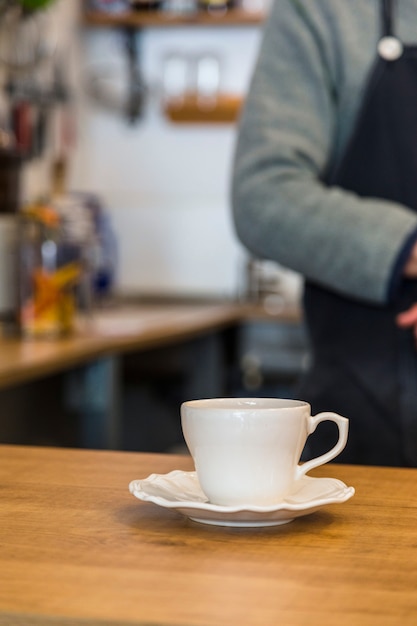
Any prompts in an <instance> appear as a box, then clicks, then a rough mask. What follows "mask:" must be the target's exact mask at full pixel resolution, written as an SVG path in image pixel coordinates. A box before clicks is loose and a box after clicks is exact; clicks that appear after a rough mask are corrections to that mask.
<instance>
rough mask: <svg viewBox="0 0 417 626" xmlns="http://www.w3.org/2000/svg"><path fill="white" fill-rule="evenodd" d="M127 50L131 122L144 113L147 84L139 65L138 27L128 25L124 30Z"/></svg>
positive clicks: (127, 103) (127, 104)
mask: <svg viewBox="0 0 417 626" xmlns="http://www.w3.org/2000/svg"><path fill="white" fill-rule="evenodd" d="M124 36H125V50H126V57H127V62H128V81H129V84H128V97H127V101H126V117H127V119H128V121H129V122H130V123H131V124H134V123H135V122H137V120H138V119H140V118H141V117H142V115H143V109H144V103H145V97H146V91H147V89H146V85H145V83H144V80H143V76H142V73H141V70H140V67H139V59H138V57H139V53H138V38H139V36H140V31H139V29H137V28H132V27H129V26H128V27H126V28H125V30H124Z"/></svg>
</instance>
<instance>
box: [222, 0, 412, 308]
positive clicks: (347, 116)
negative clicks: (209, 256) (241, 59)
mask: <svg viewBox="0 0 417 626" xmlns="http://www.w3.org/2000/svg"><path fill="white" fill-rule="evenodd" d="M398 5H399V6H398V11H397V13H396V19H395V28H396V33H397V34H398V36H399V38H401V39H402V41H403V42H404V43H405V44H407V43H412V44H417V0H399V1H398ZM380 28H381V27H380V0H275V4H274V5H273V7H272V9H271V15H270V18H269V20H268V22H267V24H266V25H265V30H264V37H263V42H262V45H261V49H260V54H259V59H258V62H257V65H256V67H255V72H254V75H253V78H252V83H251V87H250V90H249V94H248V97H247V100H246V104H245V106H244V110H243V114H242V117H241V121H240V125H239V136H238V142H237V147H236V155H235V166H234V175H233V185H232V196H233V214H234V219H235V225H236V230H237V233H238V236H239V237H240V239H241V241H242V242H243V243H244V244H245V245H246V246H247V248H248V249H249V250H251V251H252V252H253V253H254V254H256V255H257V256H260V257H263V258H269V259H274V260H276V261H278V262H279V263H281V264H283V265H285V266H287V267H289V268H291V269H293V270H296V271H297V272H300V273H301V274H303V275H304V276H306V277H307V278H309V279H312V280H314V281H316V282H318V283H319V284H321V285H323V286H326V287H329V288H331V289H334V290H336V291H338V292H340V293H342V294H345V295H348V296H352V297H356V298H360V299H363V300H366V301H370V302H374V303H379V304H383V303H384V302H385V301H386V298H387V290H388V285H389V283H390V279H391V276H392V272H393V267H394V265H395V262H396V260H397V258H398V256H399V254H400V252H401V250H402V249H403V246H404V244H405V241H406V240H407V238H408V237H409V236H410V234H411V233H412V232H413V231H414V230H415V229H416V228H417V214H415V213H413V212H412V211H410V210H409V209H407V208H406V207H403V206H401V205H398V204H394V203H392V202H387V201H381V200H377V199H372V198H367V199H364V198H359V197H358V196H356V195H355V194H353V193H350V192H346V191H344V190H342V189H340V188H337V187H332V188H327V187H326V186H324V185H323V184H322V183H321V182H320V177H321V176H322V174H323V172H324V171H326V170H327V168H328V167H329V166H332V165H334V164H337V162H338V160H339V159H340V158H341V155H342V152H343V150H344V148H345V146H346V142H347V140H348V138H349V135H350V133H351V132H352V129H353V125H354V122H355V118H356V115H357V113H358V108H359V105H360V102H361V97H362V95H363V91H364V86H365V84H366V80H367V77H368V75H369V72H370V70H371V66H372V64H373V62H374V60H375V58H376V54H377V52H376V48H377V43H378V40H379V37H380ZM416 106H417V102H416ZM412 139H413V140H414V141H417V138H412ZM416 184H417V173H416Z"/></svg>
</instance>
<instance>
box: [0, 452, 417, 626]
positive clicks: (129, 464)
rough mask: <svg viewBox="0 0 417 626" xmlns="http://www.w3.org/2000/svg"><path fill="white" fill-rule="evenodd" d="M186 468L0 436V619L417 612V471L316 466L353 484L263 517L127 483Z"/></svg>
mask: <svg viewBox="0 0 417 626" xmlns="http://www.w3.org/2000/svg"><path fill="white" fill-rule="evenodd" d="M191 468H192V463H191V460H190V459H189V457H187V456H173V455H154V454H142V453H141V454H140V453H125V452H108V451H88V450H71V449H54V448H30V447H16V446H0V497H1V507H0V624H9V623H10V624H14V623H17V621H14V619H16V620H20V622H19V623H22V624H25V623H27V624H28V625H31V624H38V623H39V624H41V623H42V616H45V619H44V623H45V625H48V624H50V623H51V624H52V623H53V624H55V623H56V624H58V623H61V624H83V623H84V622H83V620H85V622H86V623H87V624H93V623H97V624H98V623H100V620H101V621H102V622H103V623H105V624H107V623H110V624H115V625H116V624H120V625H121V624H125V623H132V624H138V625H144V624H154V625H157V624H159V625H165V626H166V625H176V626H179V625H183V626H232V625H233V626H234V625H239V626H255V625H256V626H260V625H262V626H269V625H271V626H272V625H273V626H277V625H280V626H281V625H284V626H301V625H302V626H305V625H309V626H327V625H329V626H330V625H332V626H333V625H338V626H352V625H356V624H357V625H358V626H359V625H360V626H369V625H372V626H373V625H378V626H388V625H389V626H391V625H392V626H399V625H407V626H408V625H415V624H416V623H417V592H416V589H417V523H416V521H417V488H416V479H417V470H412V469H397V468H394V469H392V468H372V467H359V466H343V465H336V464H330V465H327V466H325V467H323V468H320V469H319V470H315V471H314V472H313V474H314V475H316V476H332V477H336V478H339V479H341V480H343V481H344V482H345V483H346V484H348V485H353V486H354V487H355V488H356V494H355V496H354V497H353V498H352V499H351V500H350V501H348V502H346V503H344V504H333V505H329V506H327V507H324V508H323V509H321V510H320V511H318V512H316V513H313V514H311V515H308V516H305V517H302V518H299V519H297V520H294V521H293V522H291V523H289V524H286V525H284V526H277V527H273V528H264V529H262V528H258V529H256V528H255V529H244V528H221V527H215V526H205V525H203V524H198V523H194V522H191V521H189V520H187V519H186V518H185V517H183V516H182V515H181V514H179V513H177V512H175V511H172V510H167V509H163V508H160V507H158V506H156V505H154V504H151V503H145V502H141V501H139V500H137V499H135V498H134V497H133V496H132V495H130V493H129V492H128V483H129V482H130V481H131V480H132V479H136V478H144V477H146V476H148V475H149V474H150V473H153V472H156V473H165V472H168V471H170V470H173V469H191ZM25 615H26V616H27V619H26V621H25ZM13 616H15V617H13Z"/></svg>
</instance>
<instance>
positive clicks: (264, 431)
mask: <svg viewBox="0 0 417 626" xmlns="http://www.w3.org/2000/svg"><path fill="white" fill-rule="evenodd" d="M326 420H330V421H332V422H335V423H336V424H337V426H338V429H339V439H338V441H337V443H336V445H335V446H334V447H333V448H332V449H331V450H329V452H326V453H325V454H322V455H321V456H319V457H316V458H314V459H311V460H309V461H307V462H306V463H303V464H301V465H300V464H299V461H300V456H301V453H302V451H303V448H304V444H305V442H306V440H307V437H308V436H309V435H310V434H311V433H313V432H314V430H315V429H316V426H317V425H318V424H319V423H320V422H324V421H326ZM181 424H182V430H183V434H184V438H185V441H186V444H187V446H188V449H189V451H190V453H191V455H192V457H193V460H194V464H195V469H196V472H197V476H198V479H199V482H200V485H201V488H202V490H203V491H204V493H205V495H206V496H207V498H208V499H209V501H210V502H211V503H213V504H218V505H223V506H242V505H251V506H268V505H274V504H276V503H278V502H279V501H280V500H282V498H283V497H284V496H285V495H286V494H287V493H289V491H290V490H291V487H292V486H293V484H294V481H296V480H298V479H299V478H301V477H302V476H303V475H304V474H306V473H307V472H308V471H309V470H311V469H312V468H313V467H317V466H318V465H322V464H323V463H327V462H328V461H330V460H331V459H333V458H334V457H335V456H337V455H338V454H339V453H340V452H341V451H342V450H343V448H344V447H345V445H346V441H347V436H348V424H349V422H348V420H347V419H346V418H345V417H342V416H340V415H338V414H337V413H327V412H326V413H319V414H318V415H316V416H314V417H313V416H312V415H311V407H310V405H309V404H308V403H307V402H302V401H300V400H284V399H278V398H211V399H205V400H190V401H188V402H184V403H183V404H182V405H181Z"/></svg>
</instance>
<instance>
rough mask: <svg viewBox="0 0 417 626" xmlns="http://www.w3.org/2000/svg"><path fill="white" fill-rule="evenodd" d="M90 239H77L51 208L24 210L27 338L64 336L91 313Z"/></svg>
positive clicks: (22, 297) (22, 304)
mask: <svg viewBox="0 0 417 626" xmlns="http://www.w3.org/2000/svg"><path fill="white" fill-rule="evenodd" d="M87 254H88V241H86V240H83V239H77V238H74V237H73V236H72V235H71V231H68V229H66V228H65V227H64V224H63V223H62V219H61V218H60V216H59V214H58V212H57V211H56V210H55V209H54V208H53V207H52V206H48V205H42V204H40V205H36V206H32V207H28V208H26V209H25V210H24V211H22V214H21V217H20V228H19V284H20V289H19V292H20V293H19V321H20V329H21V333H22V335H23V336H24V337H33V338H36V337H40V338H44V337H51V338H53V337H60V336H63V335H68V334H69V333H71V332H73V331H74V330H75V328H76V326H77V322H79V320H80V319H81V318H84V319H85V316H87V317H88V315H89V313H90V308H91V304H90V278H89V267H88V260H87Z"/></svg>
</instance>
